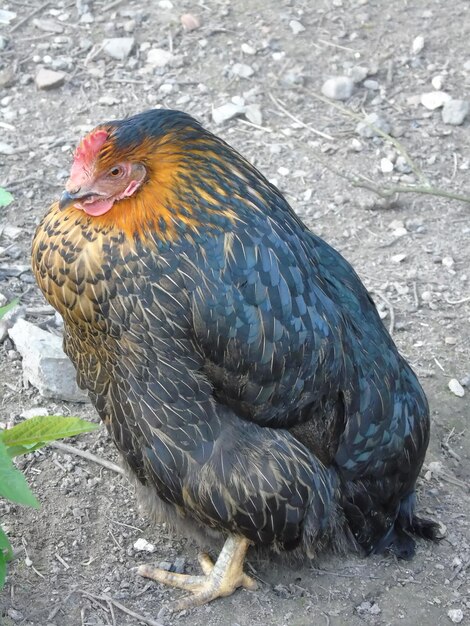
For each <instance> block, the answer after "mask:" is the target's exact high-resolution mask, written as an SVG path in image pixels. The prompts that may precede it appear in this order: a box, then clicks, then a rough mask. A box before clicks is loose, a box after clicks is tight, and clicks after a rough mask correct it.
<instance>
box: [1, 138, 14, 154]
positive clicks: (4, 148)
mask: <svg viewBox="0 0 470 626" xmlns="http://www.w3.org/2000/svg"><path fill="white" fill-rule="evenodd" d="M0 154H4V155H5V156H11V155H12V154H15V148H14V147H13V146H12V145H10V144H9V143H5V142H4V141H0Z"/></svg>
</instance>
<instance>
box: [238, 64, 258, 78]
mask: <svg viewBox="0 0 470 626" xmlns="http://www.w3.org/2000/svg"><path fill="white" fill-rule="evenodd" d="M232 72H233V73H234V74H235V76H239V77H240V78H250V76H253V74H254V73H255V70H254V69H253V68H252V67H251V65H247V64H246V63H235V64H234V66H233V67H232Z"/></svg>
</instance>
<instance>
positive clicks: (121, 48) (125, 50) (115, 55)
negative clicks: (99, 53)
mask: <svg viewBox="0 0 470 626" xmlns="http://www.w3.org/2000/svg"><path fill="white" fill-rule="evenodd" d="M134 44H135V39H134V37H112V38H111V39H105V40H104V42H103V52H104V53H105V54H107V55H108V56H109V57H111V58H112V59H116V60H117V61H124V60H125V59H127V57H128V56H129V55H130V53H131V52H132V48H133V47H134Z"/></svg>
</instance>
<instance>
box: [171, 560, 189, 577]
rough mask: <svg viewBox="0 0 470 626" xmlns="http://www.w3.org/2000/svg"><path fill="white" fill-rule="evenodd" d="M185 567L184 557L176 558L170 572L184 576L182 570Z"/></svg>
mask: <svg viewBox="0 0 470 626" xmlns="http://www.w3.org/2000/svg"><path fill="white" fill-rule="evenodd" d="M185 567H186V559H185V558H184V556H177V557H176V559H175V560H174V562H173V567H172V568H171V570H172V571H173V572H175V573H176V574H184V568H185Z"/></svg>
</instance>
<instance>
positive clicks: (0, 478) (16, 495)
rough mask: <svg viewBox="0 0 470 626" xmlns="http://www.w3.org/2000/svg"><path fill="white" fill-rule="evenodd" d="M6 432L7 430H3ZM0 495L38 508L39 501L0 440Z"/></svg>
mask: <svg viewBox="0 0 470 626" xmlns="http://www.w3.org/2000/svg"><path fill="white" fill-rule="evenodd" d="M4 432H8V431H4ZM0 496H1V497H3V498H6V499H7V500H11V501H12V502H17V503H18V504H25V505H26V506H32V507H34V508H39V502H38V501H37V499H36V497H35V495H34V494H33V492H32V491H31V489H30V488H29V485H28V483H27V482H26V478H25V477H24V476H23V474H22V473H21V472H20V471H19V470H18V469H17V468H16V467H15V466H14V465H13V463H12V461H11V459H10V457H9V456H8V452H7V448H6V446H5V444H4V443H3V442H2V441H1V440H0Z"/></svg>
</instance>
